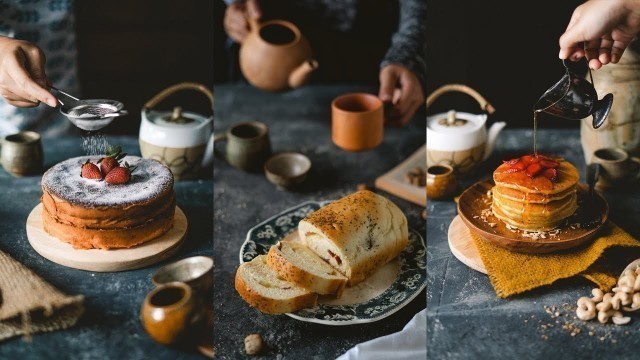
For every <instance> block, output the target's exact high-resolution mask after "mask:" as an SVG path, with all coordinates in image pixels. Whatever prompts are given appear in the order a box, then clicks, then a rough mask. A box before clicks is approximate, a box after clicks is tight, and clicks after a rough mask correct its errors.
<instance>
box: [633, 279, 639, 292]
mask: <svg viewBox="0 0 640 360" xmlns="http://www.w3.org/2000/svg"><path fill="white" fill-rule="evenodd" d="M633 291H640V276H638V277H636V281H635V282H634V283H633Z"/></svg>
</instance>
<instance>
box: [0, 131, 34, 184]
mask: <svg viewBox="0 0 640 360" xmlns="http://www.w3.org/2000/svg"><path fill="white" fill-rule="evenodd" d="M0 160H1V162H2V166H3V167H4V169H5V170H7V171H8V172H9V173H10V174H12V175H14V176H25V175H32V174H36V173H38V172H40V170H42V142H41V141H40V134H38V133H36V132H33V131H22V132H19V133H17V134H13V135H8V136H6V137H5V138H4V139H2V155H1V156H0Z"/></svg>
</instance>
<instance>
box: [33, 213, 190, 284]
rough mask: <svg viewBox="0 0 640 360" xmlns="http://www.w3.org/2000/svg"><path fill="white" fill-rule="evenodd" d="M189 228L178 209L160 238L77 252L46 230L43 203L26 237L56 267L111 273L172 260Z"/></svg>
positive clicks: (185, 218)
mask: <svg viewBox="0 0 640 360" xmlns="http://www.w3.org/2000/svg"><path fill="white" fill-rule="evenodd" d="M187 227H188V223H187V217H186V216H185V214H184V212H182V210H181V209H180V208H179V207H176V214H175V218H174V222H173V227H172V228H171V230H169V231H168V232H167V233H166V234H164V235H162V236H161V237H159V238H157V239H154V240H151V241H149V242H146V243H143V244H141V245H138V246H135V247H133V248H129V249H115V250H100V249H74V248H73V247H72V246H71V245H70V244H68V243H66V242H63V241H61V240H59V239H58V238H55V237H53V236H51V235H49V234H48V233H47V232H46V231H44V227H43V224H42V204H38V205H37V206H36V207H35V208H34V209H33V210H32V211H31V213H30V214H29V217H28V218H27V238H28V239H29V243H30V244H31V247H33V249H34V250H35V251H37V252H38V254H40V255H42V256H43V257H44V258H46V259H48V260H51V261H53V262H55V263H57V264H60V265H64V266H67V267H71V268H75V269H80V270H88V271H97V272H112V271H125V270H133V269H139V268H143V267H146V266H149V265H152V264H155V263H157V262H159V261H162V260H164V259H166V258H168V257H170V256H171V255H173V254H175V252H176V251H178V249H179V248H180V245H182V243H183V242H184V239H185V235H186V234H187Z"/></svg>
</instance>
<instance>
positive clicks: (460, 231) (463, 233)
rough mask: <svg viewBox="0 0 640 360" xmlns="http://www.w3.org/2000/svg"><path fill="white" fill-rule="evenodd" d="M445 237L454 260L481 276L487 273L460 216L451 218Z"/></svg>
mask: <svg viewBox="0 0 640 360" xmlns="http://www.w3.org/2000/svg"><path fill="white" fill-rule="evenodd" d="M447 236H448V238H449V249H451V253H452V254H453V256H455V257H456V259H458V260H460V261H461V262H462V263H463V264H465V265H467V266H468V267H470V268H472V269H473V270H475V271H479V272H481V273H483V274H486V273H487V269H486V268H485V267H484V263H483V262H482V259H481V258H480V253H478V248H477V247H476V244H475V243H474V242H473V239H472V238H471V233H470V232H469V228H468V227H467V225H465V224H464V222H463V221H462V219H461V218H460V215H457V216H456V217H455V218H453V221H452V222H451V225H449V232H448V233H447Z"/></svg>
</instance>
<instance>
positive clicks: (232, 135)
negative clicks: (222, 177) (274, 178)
mask: <svg viewBox="0 0 640 360" xmlns="http://www.w3.org/2000/svg"><path fill="white" fill-rule="evenodd" d="M223 141H224V142H226V143H227V145H226V148H225V149H226V150H225V152H222V151H219V150H218V149H215V148H214V149H215V153H216V155H217V156H218V157H220V158H222V159H224V160H226V161H227V162H228V163H229V164H230V165H231V166H234V167H236V168H238V169H241V170H244V171H249V172H259V171H262V167H263V166H264V163H265V161H266V160H267V159H268V158H269V156H270V155H271V142H270V140H269V128H268V127H267V125H266V124H263V123H261V122H257V121H251V122H243V123H238V124H235V125H233V126H231V127H230V128H229V129H228V130H227V132H226V133H224V134H218V135H215V137H214V142H215V143H218V142H223Z"/></svg>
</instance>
